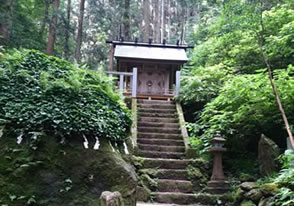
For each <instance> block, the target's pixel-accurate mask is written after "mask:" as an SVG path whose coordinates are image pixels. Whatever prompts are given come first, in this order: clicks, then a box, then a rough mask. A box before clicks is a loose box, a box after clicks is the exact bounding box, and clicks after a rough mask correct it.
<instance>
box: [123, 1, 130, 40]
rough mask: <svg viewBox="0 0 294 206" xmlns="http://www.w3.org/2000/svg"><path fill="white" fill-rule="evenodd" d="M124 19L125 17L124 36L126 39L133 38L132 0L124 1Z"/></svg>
mask: <svg viewBox="0 0 294 206" xmlns="http://www.w3.org/2000/svg"><path fill="white" fill-rule="evenodd" d="M124 3H125V4H124V7H125V10H124V19H123V25H124V37H125V39H126V40H131V35H130V0H125V1H124Z"/></svg>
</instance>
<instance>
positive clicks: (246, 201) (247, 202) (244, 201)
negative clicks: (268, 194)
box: [240, 200, 256, 206]
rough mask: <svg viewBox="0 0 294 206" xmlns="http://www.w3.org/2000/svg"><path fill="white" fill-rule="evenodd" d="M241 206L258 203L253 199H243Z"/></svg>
mask: <svg viewBox="0 0 294 206" xmlns="http://www.w3.org/2000/svg"><path fill="white" fill-rule="evenodd" d="M240 206H256V204H255V203H254V202H252V201H251V200H243V201H242V202H241V205H240Z"/></svg>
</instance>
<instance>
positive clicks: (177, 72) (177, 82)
mask: <svg viewBox="0 0 294 206" xmlns="http://www.w3.org/2000/svg"><path fill="white" fill-rule="evenodd" d="M180 77H181V72H180V71H176V97H178V96H179V94H180Z"/></svg>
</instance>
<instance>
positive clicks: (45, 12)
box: [40, 0, 50, 38]
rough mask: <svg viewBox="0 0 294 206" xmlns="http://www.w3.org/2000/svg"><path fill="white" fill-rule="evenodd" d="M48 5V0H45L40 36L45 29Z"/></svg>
mask: <svg viewBox="0 0 294 206" xmlns="http://www.w3.org/2000/svg"><path fill="white" fill-rule="evenodd" d="M49 6H50V2H49V0H45V8H44V19H43V21H42V24H41V27H40V36H42V35H43V33H44V31H45V27H46V24H47V22H48V14H49ZM41 38H42V37H41Z"/></svg>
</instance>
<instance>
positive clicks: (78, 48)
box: [75, 0, 86, 63]
mask: <svg viewBox="0 0 294 206" xmlns="http://www.w3.org/2000/svg"><path fill="white" fill-rule="evenodd" d="M85 1H86V0H81V4H80V16H79V26H78V36H77V46H76V51H75V59H76V61H77V62H78V63H79V62H80V58H81V46H82V38H83V21H84V11H85Z"/></svg>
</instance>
